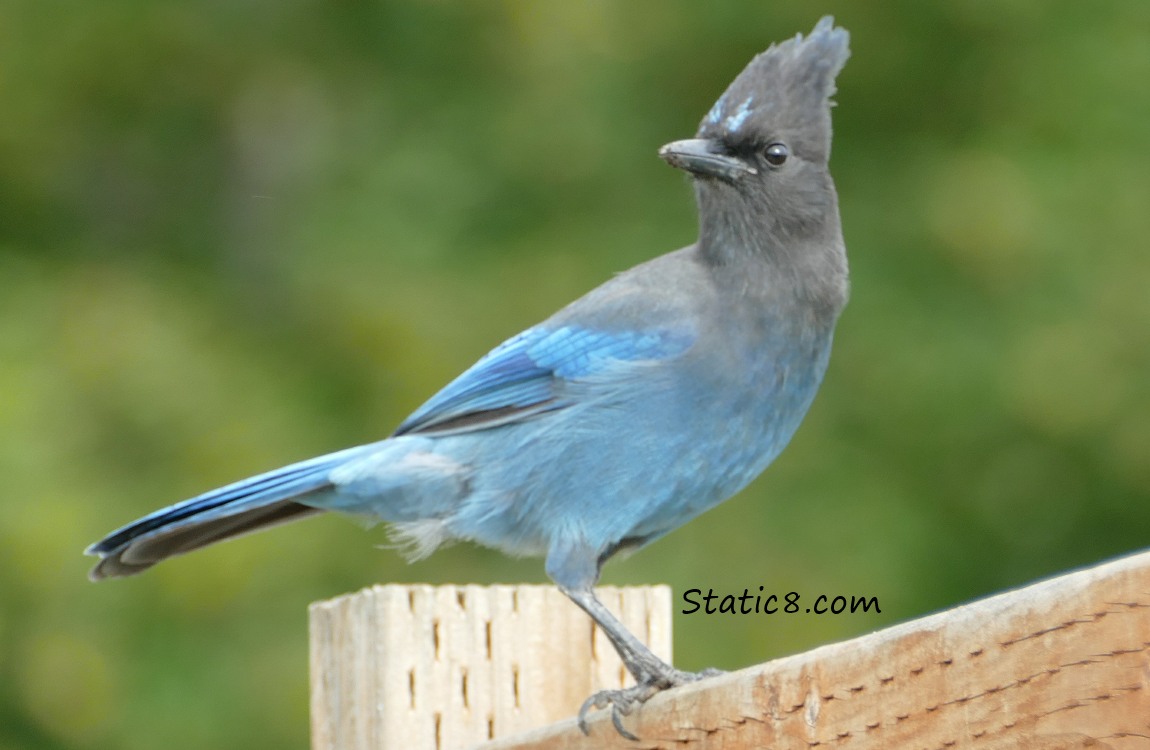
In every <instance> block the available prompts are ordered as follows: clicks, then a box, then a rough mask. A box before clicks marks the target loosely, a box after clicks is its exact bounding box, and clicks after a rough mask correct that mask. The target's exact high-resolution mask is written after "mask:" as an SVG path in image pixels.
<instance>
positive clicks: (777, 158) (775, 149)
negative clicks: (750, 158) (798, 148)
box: [763, 143, 791, 167]
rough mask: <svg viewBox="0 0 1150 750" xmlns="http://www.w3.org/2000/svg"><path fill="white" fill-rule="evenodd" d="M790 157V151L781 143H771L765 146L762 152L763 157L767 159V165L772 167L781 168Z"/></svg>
mask: <svg viewBox="0 0 1150 750" xmlns="http://www.w3.org/2000/svg"><path fill="white" fill-rule="evenodd" d="M790 155H791V150H790V149H789V148H787V147H786V145H785V144H782V143H772V144H771V145H769V146H767V148H766V149H765V150H764V151H763V156H764V157H766V159H767V164H770V165H771V166H772V167H781V166H783V164H784V163H786V161H787V157H788V156H790Z"/></svg>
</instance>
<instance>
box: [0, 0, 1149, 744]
mask: <svg viewBox="0 0 1150 750" xmlns="http://www.w3.org/2000/svg"><path fill="white" fill-rule="evenodd" d="M825 12H833V13H835V14H836V15H837V17H838V20H839V21H840V22H841V23H842V24H843V25H845V26H846V27H847V28H849V29H850V31H851V32H852V47H853V50H854V57H853V58H852V60H851V61H850V63H849V64H848V65H847V67H846V70H845V71H844V72H843V74H842V75H841V77H840V79H839V90H840V91H839V95H838V97H837V99H838V102H839V107H838V108H837V109H836V111H835V125H836V136H835V151H834V158H833V163H832V166H833V171H834V174H835V176H836V179H837V182H838V186H839V193H840V197H841V202H842V213H843V225H844V231H845V233H846V237H847V242H848V246H849V250H850V253H851V259H852V272H853V280H854V288H853V299H852V302H851V304H850V306H849V307H848V308H847V311H846V314H845V316H844V317H843V319H842V323H841V325H840V328H839V333H838V339H837V342H836V347H837V348H836V351H835V354H834V356H833V358H832V362H831V369H830V373H829V375H828V377H827V380H826V383H825V385H824V387H823V389H822V392H821V394H820V396H819V398H818V399H817V401H816V403H815V406H814V408H813V410H812V412H811V414H810V416H809V418H808V419H807V421H806V423H805V424H804V426H803V428H802V429H801V430H800V431H799V434H798V436H797V437H796V439H795V440H794V442H793V444H792V446H791V447H790V449H789V450H788V451H787V452H786V453H784V454H783V456H782V458H781V459H780V460H779V461H778V462H777V463H776V464H775V466H774V467H772V468H771V469H770V470H769V471H768V472H767V474H766V475H765V476H764V477H763V478H762V479H760V480H759V481H757V482H756V483H755V484H754V485H753V486H752V487H751V488H750V489H748V490H747V491H746V492H744V493H743V494H742V495H741V496H739V497H738V498H736V499H734V500H732V501H730V502H729V503H727V504H725V505H724V506H722V507H721V508H719V509H717V510H715V511H713V512H712V513H710V514H708V515H706V516H705V517H703V518H701V519H699V520H698V521H696V522H694V523H692V524H690V525H689V526H687V527H686V528H683V529H681V530H679V531H677V532H675V533H674V534H672V535H670V536H669V537H668V538H666V539H664V540H663V541H661V542H659V543H657V544H655V545H654V546H652V547H651V548H649V549H647V550H644V551H643V552H641V553H639V554H637V555H635V556H634V557H632V558H630V559H628V560H625V561H622V562H615V563H613V564H611V565H609V566H608V567H607V569H606V575H605V582H606V583H615V584H626V583H654V582H666V583H669V584H671V585H672V586H673V587H674V589H675V590H676V592H679V593H681V592H682V591H683V590H685V589H688V588H693V587H702V588H707V587H715V588H718V589H724V590H728V591H731V590H734V591H741V590H742V589H743V587H751V588H753V589H754V588H757V587H758V586H759V585H764V586H765V587H766V588H767V589H768V591H775V592H779V593H785V592H786V591H798V592H800V593H801V594H803V595H804V597H814V596H816V595H818V594H820V593H827V594H830V595H834V594H840V593H841V594H862V595H867V596H877V597H879V599H880V602H881V605H882V614H881V615H879V616H861V615H854V616H850V615H842V616H838V617H831V616H823V617H815V616H808V615H798V616H775V617H770V618H766V617H758V618H756V617H753V616H750V617H718V616H715V617H700V616H691V617H685V616H682V615H677V616H676V620H675V628H676V640H677V644H678V645H677V649H676V652H677V662H678V664H679V666H681V667H684V668H689V669H695V668H701V667H704V666H708V665H715V666H719V667H723V668H735V667H739V666H745V665H749V664H753V663H756V662H761V661H764V660H766V659H768V658H771V657H774V656H778V655H781V654H785V653H791V652H795V651H800V650H804V649H808V648H811V647H813V646H816V645H818V644H821V643H824V642H827V641H830V640H834V639H842V638H846V637H849V636H851V635H854V634H858V633H861V632H865V631H868V630H872V629H874V628H877V627H881V626H883V625H887V624H890V623H893V622H897V621H902V620H907V619H910V618H914V617H916V616H919V615H922V614H924V613H927V612H930V611H932V610H935V609H938V608H944V607H948V606H951V605H953V604H956V603H959V602H962V601H966V600H969V599H972V598H975V597H979V596H983V595H986V594H989V593H992V592H995V591H999V590H1001V589H1003V588H1006V587H1011V586H1016V585H1020V584H1023V583H1026V582H1028V581H1032V580H1034V579H1036V578H1039V577H1043V576H1048V575H1051V574H1055V573H1058V572H1060V571H1064V570H1067V569H1069V568H1073V567H1075V566H1080V565H1088V564H1092V563H1095V562H1097V561H1100V560H1103V559H1105V558H1108V557H1111V556H1114V555H1118V554H1121V553H1124V552H1127V551H1130V550H1135V549H1138V548H1140V547H1142V546H1144V545H1146V544H1147V542H1148V541H1150V503H1148V502H1147V500H1148V499H1150V460H1148V456H1150V420H1148V419H1147V416H1148V413H1150V386H1148V379H1147V371H1148V369H1150V293H1148V281H1150V252H1147V241H1146V238H1147V237H1148V236H1150V210H1148V209H1150V167H1148V159H1147V157H1148V156H1150V126H1148V125H1147V123H1148V122H1150V87H1148V86H1147V81H1150V3H1146V2H1144V0H1127V1H1126V2H1118V1H1117V0H1111V1H1103V2H1094V3H1081V2H1071V1H1063V2H1039V1H1038V0H1014V1H995V2H991V1H990V0H978V1H976V0H956V1H955V2H947V3H922V2H918V1H917V0H903V1H902V2H887V3H882V4H878V3H858V2H845V1H844V2H825V3H822V4H815V3H810V2H809V1H808V2H798V1H791V2H769V3H768V2H762V1H755V2H751V1H749V0H748V1H746V2H727V1H722V2H712V3H699V2H687V1H686V0H676V1H673V2H672V1H664V0H658V1H656V0H640V1H638V2H626V3H624V2H602V1H600V2H579V3H559V2H547V3H544V2H534V3H528V2H461V3H456V2H447V1H446V0H424V1H416V0H409V1H407V2H383V1H380V0H376V1H375V2H357V1H355V0H344V1H343V2H330V3H320V2H305V1H303V0H287V1H283V2H251V1H248V2H245V1H243V0H236V1H234V2H204V3H185V2H175V1H174V0H160V1H150V2H141V1H139V0H135V1H133V0H105V1H104V2H100V3H88V2H69V1H67V0H62V1H59V2H39V1H32V0H16V1H15V2H11V1H10V2H6V3H3V4H2V5H0V112H2V114H0V479H2V482H3V490H2V492H3V501H2V502H3V504H2V506H0V509H2V510H3V521H2V522H0V750H15V749H17V748H19V749H21V750H23V749H30V748H126V749H132V748H155V747H164V748H172V749H181V748H205V747H234V748H285V747H295V748H304V747H306V746H307V674H306V668H307V653H306V614H305V610H306V606H307V604H308V603H309V602H311V601H313V600H316V599H322V598H328V597H332V596H336V595H338V594H341V593H344V592H347V591H351V590H355V589H357V588H360V587H363V586H366V585H369V584H372V583H375V582H379V581H395V582H405V581H428V582H433V583H435V582H477V583H492V582H523V581H528V582H531V581H540V582H541V581H543V580H545V579H544V576H543V570H542V564H541V563H540V562H539V561H537V560H508V559H505V558H503V557H501V556H499V555H498V554H495V553H492V552H489V551H486V550H482V549H476V548H473V547H469V546H457V547H454V548H451V549H448V550H445V551H442V552H440V553H439V554H437V555H435V556H434V557H432V558H431V559H430V560H428V561H425V562H421V563H419V564H416V565H412V566H407V565H405V564H404V563H403V562H402V560H401V559H400V558H399V557H398V556H397V555H396V554H394V553H393V552H390V551H386V550H380V549H378V548H377V545H379V544H382V543H383V542H385V540H386V535H385V533H384V531H383V530H381V529H378V528H377V529H372V530H369V531H366V532H365V531H364V530H363V529H361V528H360V527H358V526H357V525H356V524H355V523H349V522H348V521H346V520H344V519H340V518H336V517H325V518H319V519H315V520H310V521H308V522H306V523H302V524H298V525H295V526H290V527H285V528H282V529H278V530H275V531H271V532H268V533H266V534H261V535H257V536H254V537H250V538H247V539H245V540H243V541H242V542H237V543H235V544H226V545H222V546H220V547H216V548H213V549H211V550H208V551H205V552H202V553H198V554H196V555H195V556H193V557H189V558H184V559H181V560H178V561H174V562H171V563H168V564H166V565H163V566H160V567H159V568H157V569H156V570H155V571H153V572H151V573H149V574H147V575H145V576H142V577H139V578H136V579H132V580H126V581H112V582H109V583H106V584H103V585H99V586H95V585H92V584H90V583H88V582H87V580H86V578H85V574H86V572H87V568H88V567H89V564H90V562H91V560H89V559H86V558H84V557H82V556H81V555H80V552H81V550H82V549H83V547H84V546H85V545H86V544H88V543H89V542H91V541H93V540H95V539H96V538H98V537H99V536H101V535H102V534H103V533H105V532H107V531H109V530H111V529H112V528H114V527H116V526H119V525H121V524H123V523H125V522H127V521H130V520H132V519H133V518H135V517H137V516H138V515H140V514H143V513H145V512H147V511H150V510H152V509H154V508H156V507H158V506H160V505H163V504H167V503H169V502H172V501H175V500H178V499H181V498H183V497H186V496H189V495H192V494H195V493H198V492H200V491H202V490H205V489H209V488H211V487H213V486H216V485H218V484H222V483H225V482H228V481H231V480H234V479H238V478H241V477H244V476H247V475H249V474H251V473H255V472H258V471H262V470H265V469H270V468H274V467H276V466H279V465H281V464H284V463H287V462H290V461H292V460H296V459H301V458H305V457H308V456H311V455H315V454H318V453H321V452H326V451H330V450H334V449H337V448H342V447H346V446H349V445H352V444H356V443H360V442H364V441H370V440H374V439H377V438H379V437H381V436H383V435H385V434H387V433H388V432H389V431H390V430H391V429H392V427H394V425H396V424H397V423H398V422H399V421H400V420H401V419H402V418H403V417H404V416H405V415H406V414H407V413H408V412H409V411H411V410H412V409H414V408H415V407H416V406H418V405H419V404H420V403H421V401H422V400H423V399H424V398H426V397H428V396H429V395H431V394H432V393H433V392H434V391H435V390H437V388H438V387H439V386H441V385H442V384H444V383H446V382H447V380H448V379H450V378H451V377H452V376H454V375H455V374H457V373H458V372H459V371H460V370H461V369H463V368H464V367H465V366H467V365H469V364H470V363H471V362H472V361H473V360H474V359H475V358H476V357H478V356H479V355H481V354H483V353H484V352H485V351H486V350H487V349H489V348H490V347H491V346H493V345H494V344H496V343H498V342H499V341H501V340H502V339H503V338H505V337H507V336H509V335H511V334H513V333H515V332H517V331H519V330H520V329H522V328H524V327H526V326H527V325H529V324H532V323H534V322H536V321H537V320H539V319H541V318H543V317H545V316H546V315H547V314H549V313H550V312H552V311H553V310H555V309H556V308H558V307H559V306H561V305H563V304H565V303H566V302H568V301H570V300H571V299H573V298H574V297H576V296H578V295H579V294H581V293H582V292H584V291H586V290H587V289H589V288H591V287H593V286H594V285H596V284H598V283H600V282H602V281H603V280H604V279H606V278H607V277H609V276H610V274H612V273H614V272H616V271H618V270H621V269H623V268H626V267H628V266H630V265H633V264H635V263H637V262H639V261H642V260H644V259H646V258H649V257H651V256H653V255H655V254H658V253H661V252H665V251H668V250H671V249H673V248H675V247H678V246H681V245H684V244H687V243H689V242H690V241H692V239H693V237H694V232H695V215H694V208H693V203H692V198H691V191H690V189H689V186H688V184H687V182H686V180H685V179H684V178H683V176H682V175H680V174H679V173H677V172H675V171H673V170H671V169H669V168H668V167H667V166H666V165H665V164H663V163H662V162H661V161H660V160H659V159H658V158H656V156H655V151H656V149H657V148H658V146H659V145H661V144H662V143H664V142H666V141H669V140H672V139H675V138H680V137H684V136H688V135H690V134H691V133H692V132H693V131H694V128H695V126H696V124H697V122H698V121H699V119H700V118H701V117H702V115H703V114H704V113H705V112H706V111H707V109H708V108H709V107H710V105H711V103H712V101H713V100H714V99H715V98H716V97H717V96H718V94H719V93H721V92H722V90H723V89H724V87H725V86H726V85H727V83H728V82H729V81H730V80H731V78H733V76H734V75H735V74H736V73H737V72H738V71H739V70H740V69H741V68H742V66H743V65H744V64H745V63H746V62H747V60H748V59H749V58H750V57H751V55H752V54H754V53H755V52H757V51H759V50H761V49H763V48H764V47H766V45H767V44H768V43H769V42H771V41H772V40H778V39H782V38H785V37H788V36H791V35H793V34H794V33H795V32H797V31H807V30H809V29H810V28H811V26H812V25H813V24H814V22H815V20H816V19H817V17H818V16H819V15H821V14H822V13H825ZM604 491H610V490H609V488H605V490H604ZM621 501H623V499H621Z"/></svg>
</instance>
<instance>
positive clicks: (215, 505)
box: [86, 446, 364, 581]
mask: <svg viewBox="0 0 1150 750" xmlns="http://www.w3.org/2000/svg"><path fill="white" fill-rule="evenodd" d="M363 448H364V446H361V447H358V448H349V449H348V450H344V451H340V452H338V453H331V454H329V455H326V456H320V457H319V458H313V459H310V460H308V461H301V462H300V463H296V464H291V465H290V466H285V467H283V468H281V469H276V470H275V471H270V472H267V473H266V474H260V475H258V476H254V477H251V478H249V479H244V480H242V481H239V482H235V483H233V484H229V485H227V486H224V487H220V488H219V489H216V490H212V491H211V492H206V493H204V494H203V495H199V496H197V497H193V498H191V499H190V500H185V501H183V502H180V503H176V504H175V505H171V506H168V507H167V508H163V509H161V510H158V511H156V512H155V513H150V514H148V515H146V516H144V517H143V518H141V519H139V520H137V521H134V522H133V523H130V524H128V525H127V526H125V527H123V528H121V529H118V530H116V531H113V532H112V533H111V534H109V535H108V536H106V537H104V538H103V539H102V540H100V541H99V542H96V543H95V544H93V545H92V546H90V547H89V548H88V549H87V550H86V552H87V554H89V555H96V556H98V557H99V558H100V561H99V562H98V563H96V565H95V567H93V568H92V571H91V573H89V578H91V579H92V580H93V581H98V580H100V579H102V578H114V577H118V576H127V575H133V574H135V573H139V572H140V571H143V570H145V569H147V568H149V567H151V566H152V565H155V564H156V563H158V562H160V561H161V560H165V559H167V558H169V557H173V556H175V555H181V554H184V553H185V552H191V551H192V550H195V549H199V548H200V547H206V546H207V545H209V544H214V543H216V542H219V541H223V540H224V539H231V538H233V537H236V536H240V535H241V534H246V533H249V532H251V531H256V530H258V529H263V528H267V527H269V526H273V525H276V524H280V523H286V522H288V521H294V520H296V519H298V518H303V517H305V516H309V515H313V514H315V513H319V512H321V511H322V508H317V507H314V506H309V505H307V504H304V503H300V502H297V501H296V500H298V499H300V498H303V497H305V496H307V495H312V494H315V493H320V492H323V491H324V490H327V489H329V488H330V487H331V481H330V479H329V476H330V474H331V471H332V469H334V468H335V467H337V466H339V465H341V464H343V463H344V462H345V461H347V460H348V459H350V458H352V457H354V456H355V455H358V454H359V453H360V452H361V451H362V450H363Z"/></svg>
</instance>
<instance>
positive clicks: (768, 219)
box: [659, 16, 850, 237]
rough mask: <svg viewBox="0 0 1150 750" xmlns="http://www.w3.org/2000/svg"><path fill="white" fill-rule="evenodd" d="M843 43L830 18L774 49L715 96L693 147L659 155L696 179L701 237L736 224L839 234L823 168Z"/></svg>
mask: <svg viewBox="0 0 1150 750" xmlns="http://www.w3.org/2000/svg"><path fill="white" fill-rule="evenodd" d="M848 40H849V36H848V34H847V32H846V30H845V29H842V28H835V26H834V21H833V19H831V18H830V17H829V16H828V17H826V18H823V19H822V20H820V21H819V22H818V24H817V25H816V26H815V28H814V31H812V32H811V34H810V35H809V36H807V37H805V38H804V37H803V35H801V34H799V35H798V36H796V37H795V38H793V39H788V40H787V41H785V42H782V43H780V44H776V45H772V46H771V47H770V49H768V50H767V51H766V52H763V53H761V54H759V55H757V56H756V57H755V58H754V59H753V60H751V62H750V64H749V65H747V67H746V68H745V69H744V70H743V72H742V73H740V74H739V76H738V77H737V78H736V79H735V80H734V82H732V83H731V85H730V86H729V87H728V88H727V90H726V92H724V93H723V95H722V96H721V97H719V100H718V101H717V102H715V105H714V106H713V107H711V110H710V112H708V113H707V115H706V116H705V117H704V118H703V121H702V123H701V124H700V125H699V130H698V133H697V134H696V137H695V138H692V139H689V140H683V141H675V142H673V143H668V144H667V145H666V146H663V148H662V149H660V151H659V155H660V156H661V157H662V158H663V159H664V160H666V161H667V162H668V163H669V164H671V165H672V166H674V167H678V168H680V169H683V170H685V171H687V172H688V173H690V174H691V176H692V177H694V178H695V183H696V186H697V187H696V189H697V192H698V197H699V208H700V218H701V221H702V226H701V233H702V234H703V236H704V237H705V236H706V234H707V231H708V224H709V223H713V222H720V223H721V222H723V221H729V220H736V219H739V218H741V219H742V220H743V222H742V223H746V222H747V221H748V220H751V221H750V223H751V224H758V225H759V226H758V227H754V226H748V227H747V229H748V230H749V231H755V230H757V229H759V230H761V229H763V228H770V229H773V230H774V231H775V232H776V233H778V232H783V233H785V234H788V235H794V234H801V233H802V232H803V230H804V227H810V226H813V225H816V224H819V223H822V222H825V221H826V220H827V219H831V218H833V220H834V222H835V223H836V226H837V219H838V216H837V201H836V198H835V194H834V185H833V183H832V182H831V179H830V173H829V171H828V169H827V161H828V159H829V158H830V150H831V117H830V107H831V101H830V97H831V96H832V95H833V94H834V92H835V76H836V75H837V74H838V72H839V70H841V69H842V67H843V65H844V64H845V63H846V60H847V57H848V56H849V55H850V51H849V49H848V46H847V44H848ZM711 229H712V230H714V231H720V232H721V231H725V230H726V231H729V230H734V229H735V228H734V227H726V228H724V227H722V226H717V227H711ZM760 233H761V232H760Z"/></svg>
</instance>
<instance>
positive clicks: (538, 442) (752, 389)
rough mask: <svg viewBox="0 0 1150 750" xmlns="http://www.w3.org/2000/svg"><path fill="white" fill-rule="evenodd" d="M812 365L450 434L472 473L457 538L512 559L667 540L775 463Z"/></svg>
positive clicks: (812, 383)
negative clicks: (572, 537) (575, 547)
mask: <svg viewBox="0 0 1150 750" xmlns="http://www.w3.org/2000/svg"><path fill="white" fill-rule="evenodd" d="M805 360H806V361H805V363H804V366H801V367H799V366H794V365H792V364H790V362H789V361H787V360H783V362H782V365H778V364H777V363H778V362H779V359H778V358H776V359H775V360H774V362H775V363H776V364H774V365H772V366H769V367H763V368H754V369H752V368H748V369H747V370H746V371H745V376H746V381H745V382H743V383H737V384H735V385H736V386H737V387H735V388H730V387H727V388H715V387H714V386H713V384H708V383H706V382H702V383H700V382H698V381H694V380H692V381H689V384H687V385H683V386H678V387H676V386H675V385H674V384H668V383H665V382H656V383H654V384H650V383H649V384H647V387H645V388H644V387H637V388H635V389H634V392H632V393H619V394H616V396H617V397H616V398H614V399H612V400H610V401H607V400H599V401H594V400H593V401H590V402H587V403H581V404H579V405H577V406H573V407H570V408H567V409H564V410H561V411H556V412H551V413H549V414H547V415H544V416H542V417H540V418H537V419H534V420H531V421H528V422H524V423H520V424H514V425H507V426H505V427H500V428H496V429H495V430H487V431H484V432H483V433H475V434H474V435H460V436H457V437H450V438H445V440H447V441H452V442H454V443H455V444H456V448H455V449H454V450H451V451H450V452H451V453H452V454H455V455H459V453H460V452H463V453H465V454H468V456H469V460H468V462H469V463H470V464H471V465H472V467H473V469H474V473H473V478H472V490H471V493H470V494H469V495H468V496H467V498H466V499H464V500H463V502H462V503H461V504H460V505H459V506H458V508H457V510H456V512H455V513H453V516H452V518H451V519H450V521H449V528H450V530H451V533H452V535H453V536H457V537H461V538H466V539H471V540H473V541H477V542H480V543H482V544H486V545H488V546H493V547H496V548H500V549H503V550H504V551H507V552H510V553H513V554H516V553H517V554H542V553H543V552H545V551H546V549H547V548H548V546H549V545H550V542H551V540H552V539H553V538H555V535H556V534H572V533H574V534H580V535H582V536H583V537H584V538H585V539H586V541H587V543H588V544H590V545H591V546H593V547H595V548H600V549H608V548H611V547H613V546H614V545H615V544H617V543H618V542H619V541H620V540H622V539H627V538H638V539H650V538H654V537H657V536H660V535H662V534H665V533H667V532H668V531H671V530H672V529H674V528H676V527H677V526H679V525H681V524H683V523H685V522H686V521H688V520H690V519H691V518H693V517H695V516H697V515H699V514H700V513H702V512H703V511H705V510H707V509H709V508H711V507H713V506H715V505H717V504H718V503H720V502H722V501H723V500H725V499H727V498H728V497H730V496H731V495H733V494H735V493H736V492H738V491H739V490H740V489H742V488H743V487H745V486H746V485H747V484H748V483H749V482H750V481H751V480H752V479H754V478H755V477H756V476H758V475H759V474H760V473H761V472H762V471H763V470H764V469H765V468H766V467H767V465H768V464H770V462H771V461H773V460H774V459H775V457H776V456H778V454H779V453H780V452H781V451H782V449H783V448H784V447H785V446H786V444H787V442H788V441H789V440H790V438H791V436H792V435H793V434H794V432H795V430H796V429H797V427H798V425H799V422H800V421H801V420H802V417H803V415H804V414H805V413H806V411H807V408H808V407H809V406H810V403H811V401H812V399H813V397H814V393H815V390H816V389H817V387H818V383H819V381H820V380H821V377H822V372H823V370H824V369H825V358H823V357H814V358H809V357H808V358H805ZM652 385H653V386H655V387H651V386H652ZM722 394H725V397H722ZM445 447H446V446H445Z"/></svg>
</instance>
